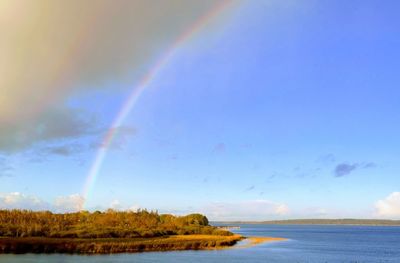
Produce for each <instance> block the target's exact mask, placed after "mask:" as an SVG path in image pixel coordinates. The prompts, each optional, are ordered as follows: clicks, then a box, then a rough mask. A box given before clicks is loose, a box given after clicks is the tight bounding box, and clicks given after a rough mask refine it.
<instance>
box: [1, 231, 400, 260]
mask: <svg viewBox="0 0 400 263" xmlns="http://www.w3.org/2000/svg"><path fill="white" fill-rule="evenodd" d="M240 226H241V229H239V230H235V232H237V233H239V234H242V235H245V236H274V237H286V238H289V241H284V242H275V243H267V244H262V245H258V246H255V247H251V248H243V249H227V250H218V251H181V252H152V253H138V254H117V255H101V256H78V255H59V254H56V255H33V254H26V255H0V262H11V263H14V262H21V263H24V262H25V263H28V262H29V263H30V262H32V263H33V262H35V263H36V262H46V263H47V262H61V263H62V262H84V263H92V262H93V263H95V262H96V263H97V262H99V263H105V262H271V263H274V262H310V263H316V262H318V263H319V262H354V263H355V262H400V227H369V226H300V225H290V226H277V225H240Z"/></svg>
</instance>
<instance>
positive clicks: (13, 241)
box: [0, 235, 242, 254]
mask: <svg viewBox="0 0 400 263" xmlns="http://www.w3.org/2000/svg"><path fill="white" fill-rule="evenodd" d="M241 239H242V237H241V236H239V235H232V236H217V235H176V236H166V237H154V238H99V239H87V238H86V239H79V238H42V237H27V238H0V253H18V254H19V253H78V254H110V253H133V252H144V251H171V250H189V249H193V250H199V249H219V248H224V247H227V246H232V245H234V244H236V242H237V241H239V240H241Z"/></svg>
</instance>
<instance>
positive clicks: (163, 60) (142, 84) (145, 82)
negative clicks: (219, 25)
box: [82, 0, 232, 209]
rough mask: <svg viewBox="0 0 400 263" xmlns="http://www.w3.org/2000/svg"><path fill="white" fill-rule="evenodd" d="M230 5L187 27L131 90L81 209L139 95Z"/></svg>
mask: <svg viewBox="0 0 400 263" xmlns="http://www.w3.org/2000/svg"><path fill="white" fill-rule="evenodd" d="M231 3H232V1H231V0H223V1H221V2H220V3H218V4H217V5H215V6H214V7H213V8H212V9H211V10H210V11H208V12H207V13H206V14H205V15H203V16H202V17H200V19H198V20H197V21H196V22H195V23H194V24H193V25H192V26H191V27H189V28H188V29H187V30H186V31H185V32H183V34H181V35H180V36H179V37H178V38H177V39H176V41H175V42H174V43H173V44H172V45H171V46H170V47H169V48H168V49H167V51H166V52H165V53H163V55H162V56H161V57H160V58H159V59H158V60H157V61H156V63H155V64H154V65H153V67H152V68H151V69H150V70H149V71H148V72H147V73H146V74H145V75H144V76H143V77H142V78H141V79H140V81H139V83H138V85H137V86H135V87H134V88H133V89H132V91H131V93H130V95H129V97H128V98H127V100H126V101H125V102H124V103H123V105H122V107H121V109H120V110H119V112H118V114H117V115H116V117H115V119H114V121H113V122H112V124H111V126H110V128H109V129H108V131H107V133H106V135H105V136H104V138H103V140H102V143H101V144H100V147H99V149H98V150H97V152H96V155H95V158H94V161H93V163H92V165H91V166H90V169H89V172H88V175H87V177H86V180H85V184H84V188H83V191H82V196H83V198H84V200H85V201H84V203H83V204H82V209H83V208H84V207H85V202H87V200H88V198H89V195H90V193H91V191H92V189H93V186H94V184H95V182H96V179H97V177H98V174H99V171H100V169H101V167H102V164H103V162H104V160H105V158H106V155H107V152H108V149H109V147H110V145H111V143H112V142H113V139H114V138H115V136H116V134H117V131H118V128H119V127H120V126H121V125H122V124H123V122H124V120H125V119H126V117H127V116H128V115H129V113H130V112H131V111H132V108H133V107H134V106H135V104H136V102H137V101H138V99H139V97H140V95H141V94H142V93H143V91H145V90H146V88H147V87H148V86H149V84H150V83H151V82H152V80H153V79H154V78H155V77H156V76H157V74H158V73H159V72H160V71H161V70H162V68H163V67H164V66H165V65H166V64H167V63H168V61H170V60H171V58H172V57H173V55H174V54H175V53H176V51H177V50H178V49H179V47H180V46H181V45H183V44H184V43H185V42H186V41H188V40H189V39H190V38H191V37H192V36H193V35H194V34H195V33H196V32H198V31H200V30H201V29H202V28H203V27H204V26H205V25H207V23H209V21H210V20H211V19H213V18H214V17H216V16H217V15H218V14H219V13H221V12H222V11H223V10H225V9H226V8H227V7H228V6H229V5H230V4H231Z"/></svg>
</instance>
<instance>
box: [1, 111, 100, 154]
mask: <svg viewBox="0 0 400 263" xmlns="http://www.w3.org/2000/svg"><path fill="white" fill-rule="evenodd" d="M87 116H88V115H87V114H85V113H83V112H81V111H79V110H77V109H67V108H57V109H53V110H51V111H48V112H45V113H43V114H42V115H41V116H39V117H38V118H37V119H35V120H31V121H26V122H21V123H15V124H13V125H11V124H10V125H4V126H1V125H0V152H1V151H3V152H8V153H9V152H15V151H18V150H24V149H27V148H29V147H31V146H33V145H35V144H37V143H44V142H46V143H47V142H56V141H60V140H66V139H74V138H79V137H81V136H86V135H91V134H94V133H96V132H98V131H97V130H96V128H95V127H97V125H96V120H95V119H94V118H93V117H87Z"/></svg>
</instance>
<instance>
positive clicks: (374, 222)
mask: <svg viewBox="0 0 400 263" xmlns="http://www.w3.org/2000/svg"><path fill="white" fill-rule="evenodd" d="M211 223H213V224H263V225H341V226H343V225H348V226H400V220H381V219H289V220H271V221H214V222H211Z"/></svg>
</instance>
